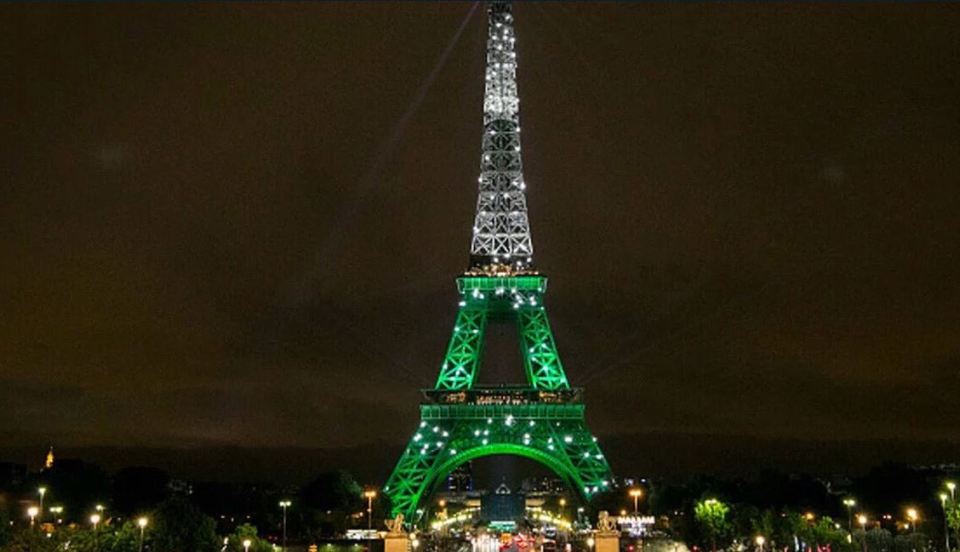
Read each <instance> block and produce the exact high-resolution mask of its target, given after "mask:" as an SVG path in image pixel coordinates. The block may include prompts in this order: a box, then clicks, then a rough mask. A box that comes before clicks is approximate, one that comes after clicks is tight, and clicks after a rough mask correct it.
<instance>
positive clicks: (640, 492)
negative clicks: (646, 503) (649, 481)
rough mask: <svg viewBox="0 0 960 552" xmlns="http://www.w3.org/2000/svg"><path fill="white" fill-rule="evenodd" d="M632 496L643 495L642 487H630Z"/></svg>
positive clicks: (638, 496)
mask: <svg viewBox="0 0 960 552" xmlns="http://www.w3.org/2000/svg"><path fill="white" fill-rule="evenodd" d="M630 496H631V497H633V498H640V497H641V496H643V491H641V490H640V489H630Z"/></svg>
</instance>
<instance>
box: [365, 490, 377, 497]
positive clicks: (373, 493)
mask: <svg viewBox="0 0 960 552" xmlns="http://www.w3.org/2000/svg"><path fill="white" fill-rule="evenodd" d="M363 496H364V497H365V498H377V491H374V490H373V489H371V490H369V491H364V492H363Z"/></svg>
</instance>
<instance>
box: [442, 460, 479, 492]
mask: <svg viewBox="0 0 960 552" xmlns="http://www.w3.org/2000/svg"><path fill="white" fill-rule="evenodd" d="M447 490H448V491H450V492H452V493H466V492H469V491H472V490H473V463H472V462H465V463H463V464H460V465H459V466H457V467H456V469H454V470H453V471H452V472H450V475H448V476H447Z"/></svg>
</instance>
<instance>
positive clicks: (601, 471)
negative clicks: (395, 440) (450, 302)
mask: <svg viewBox="0 0 960 552" xmlns="http://www.w3.org/2000/svg"><path fill="white" fill-rule="evenodd" d="M457 284H458V288H459V291H460V310H459V312H458V314H457V321H456V325H455V327H454V329H453V336H452V337H451V339H450V345H449V346H448V347H447V354H446V358H445V359H444V363H443V366H442V367H441V370H440V376H439V378H438V379H437V383H436V385H435V386H434V388H433V389H430V390H426V391H424V395H425V396H426V399H427V400H426V401H425V402H424V404H422V405H421V406H420V419H421V421H420V427H419V428H418V429H417V431H416V432H415V433H414V435H413V437H412V438H411V439H410V443H409V444H408V445H407V448H406V450H405V451H404V452H403V455H402V456H401V457H400V461H399V462H398V463H397V466H396V468H394V471H393V474H392V475H391V476H390V479H389V480H388V481H387V484H386V486H385V487H384V489H383V490H384V493H385V494H386V495H387V496H388V497H389V498H390V500H391V504H392V513H393V514H394V515H396V514H401V513H402V514H404V516H405V517H406V519H408V520H415V519H416V516H415V514H416V511H417V506H418V504H420V502H421V500H423V499H424V498H426V497H427V496H429V495H430V493H432V492H433V490H434V488H435V487H436V486H437V484H439V483H440V482H442V481H443V479H444V478H445V477H446V475H447V474H449V473H450V472H451V471H453V469H454V468H456V467H457V466H459V465H460V464H463V463H464V462H468V461H470V460H473V459H475V458H479V457H482V456H490V455H496V454H513V455H517V456H523V457H526V458H530V459H532V460H535V461H537V462H540V463H541V464H543V465H545V466H547V467H548V468H550V469H551V470H553V471H554V472H555V473H556V474H557V475H559V476H560V477H562V478H563V479H564V480H565V481H566V482H567V483H568V484H569V485H570V487H571V488H572V489H574V490H575V491H576V492H578V493H580V495H581V496H582V497H583V498H585V499H589V498H590V497H591V496H592V495H593V494H595V493H597V492H599V491H603V490H605V489H606V488H607V487H608V486H609V485H610V480H611V474H610V466H609V465H608V464H607V460H606V458H605V457H604V456H603V453H602V452H600V448H599V447H598V446H597V439H596V438H595V437H594V436H593V435H592V434H591V433H590V431H589V430H588V429H587V426H586V423H585V420H584V405H583V402H582V392H581V390H579V389H572V388H571V387H570V384H569V383H568V382H567V378H566V375H565V374H564V371H563V366H562V365H561V363H560V357H559V356H558V355H557V350H556V345H555V344H554V340H553V334H552V333H551V331H550V325H549V323H548V321H547V314H546V311H545V310H544V307H543V294H544V292H545V291H546V285H547V279H546V278H545V277H543V276H540V275H536V274H525V275H515V273H514V274H511V273H505V275H503V276H490V275H480V276H478V275H467V276H463V277H461V278H459V279H458V280H457ZM490 323H514V324H516V325H517V329H518V331H519V334H520V349H521V356H522V358H523V365H524V369H525V372H526V375H527V381H528V386H524V387H487V388H484V387H475V386H474V382H475V380H476V377H477V372H478V369H479V365H480V359H481V353H482V346H483V340H484V333H485V330H486V327H487V325H488V324H490Z"/></svg>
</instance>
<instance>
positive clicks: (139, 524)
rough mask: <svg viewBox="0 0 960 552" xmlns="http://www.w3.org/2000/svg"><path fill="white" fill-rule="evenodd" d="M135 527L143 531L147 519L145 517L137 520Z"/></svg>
mask: <svg viewBox="0 0 960 552" xmlns="http://www.w3.org/2000/svg"><path fill="white" fill-rule="evenodd" d="M137 525H138V526H140V528H141V529H143V528H144V527H146V526H147V518H145V517H140V518H137Z"/></svg>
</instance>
